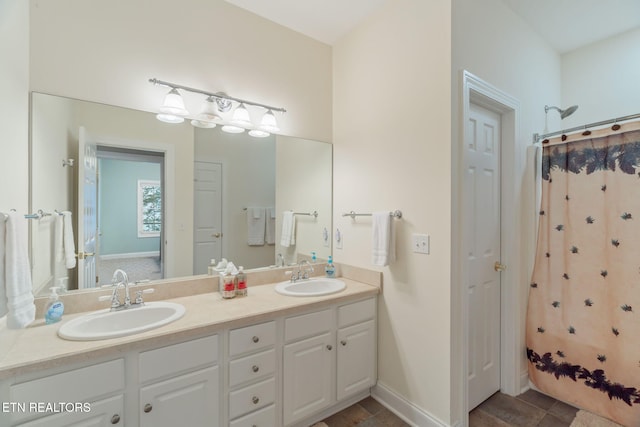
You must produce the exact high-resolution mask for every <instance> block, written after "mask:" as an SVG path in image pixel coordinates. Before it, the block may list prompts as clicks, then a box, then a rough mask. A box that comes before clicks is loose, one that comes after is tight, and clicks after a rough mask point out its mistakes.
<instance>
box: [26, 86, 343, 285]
mask: <svg viewBox="0 0 640 427" xmlns="http://www.w3.org/2000/svg"><path fill="white" fill-rule="evenodd" d="M31 98H32V99H31V146H30V209H31V211H32V212H38V211H39V210H40V211H42V212H43V214H44V216H42V217H41V218H39V219H38V218H36V219H33V220H31V221H30V235H31V239H30V252H31V253H30V255H31V264H32V265H31V267H32V278H33V282H34V292H35V293H36V294H37V295H43V294H46V293H47V292H48V287H50V286H52V285H53V284H61V285H63V286H65V287H66V288H67V289H68V290H76V289H87V288H93V287H95V286H96V283H97V285H98V286H99V285H103V284H108V283H110V282H111V275H112V273H113V271H114V270H115V269H116V268H122V269H124V270H125V271H127V272H128V273H129V275H130V280H133V281H135V280H145V279H150V280H158V279H163V278H174V277H183V276H189V275H193V274H204V273H206V271H207V265H208V264H209V263H210V260H211V259H212V258H215V259H217V260H220V259H221V258H227V259H229V260H230V261H233V262H234V264H236V265H237V266H239V265H242V266H244V267H245V269H252V268H263V267H269V266H273V265H275V263H276V259H277V254H282V257H283V259H284V260H285V262H286V263H293V262H296V261H297V260H298V258H299V256H310V254H311V252H316V254H317V256H318V258H320V259H326V258H327V257H328V256H329V255H330V254H331V249H330V242H331V239H330V236H329V235H328V234H327V233H328V231H329V230H331V217H332V213H331V181H332V146H331V144H327V143H323V142H318V141H311V140H304V139H300V138H295V137H287V136H280V135H277V136H275V135H271V136H269V137H267V138H253V137H251V136H249V135H248V134H247V133H243V134H227V133H225V132H222V131H220V128H219V127H217V128H214V129H201V128H194V127H193V126H191V124H190V123H189V122H188V120H187V121H185V122H184V123H181V124H167V123H162V122H160V121H158V120H157V119H156V118H155V114H153V113H149V112H143V111H136V110H131V109H127V108H121V107H114V106H110V105H104V104H98V103H93V102H88V101H82V100H77V99H70V98H65V97H60V96H52V95H47V94H42V93H32V96H31ZM81 128H82V130H81ZM80 146H82V147H84V148H79V147H80ZM85 165H89V166H90V167H89V169H91V165H94V166H95V172H96V175H95V178H93V180H94V181H95V185H93V186H89V187H90V188H93V189H94V190H93V193H92V192H91V191H89V193H87V190H86V188H87V183H90V182H91V181H92V178H90V175H85V174H86V173H87V171H86V170H85V169H86V167H85ZM88 173H91V172H90V171H89V172H88ZM80 175H82V176H80ZM87 176H89V178H87ZM79 184H82V185H79ZM92 194H93V195H92ZM83 200H84V201H85V203H82V201H83ZM79 203H80V204H79ZM79 206H81V207H79ZM286 210H293V211H294V212H296V213H297V215H296V216H295V217H296V223H295V244H293V245H289V246H288V247H285V246H282V244H281V243H282V242H281V234H282V228H281V227H282V217H283V212H284V211H286ZM65 211H67V212H70V218H71V219H70V223H71V224H72V226H71V227H70V229H71V230H72V236H73V237H72V239H73V241H74V245H73V246H74V247H72V248H69V245H65V244H64V243H65V238H68V237H67V236H66V235H65V231H68V230H69V227H65V226H66V223H65V221H64V219H63V218H64V217H63V216H62V215H59V214H62V213H63V212H65ZM258 213H261V215H263V217H262V218H263V219H258V218H254V217H255V216H257V215H258ZM307 213H309V214H314V213H317V216H316V215H306V214H307ZM250 219H251V221H250ZM92 221H93V222H95V224H96V225H95V226H93V225H92V224H93V222H92ZM261 221H264V224H265V226H264V228H265V231H264V232H262V231H261V230H260V226H259V225H258V229H257V230H256V229H255V224H256V223H258V224H259V223H260V222H261ZM269 221H271V224H270V225H269V224H268V222H269ZM61 224H62V225H61ZM267 228H268V229H269V231H267ZM92 229H95V235H92V233H91V232H90V230H92ZM81 236H84V238H83V237H81ZM261 236H264V240H265V241H264V242H261V241H260V237H261ZM92 244H93V245H94V246H91V245H92ZM76 253H77V254H80V256H79V257H78V258H75V266H73V267H71V268H69V267H70V266H71V264H73V262H74V255H75V254H76ZM69 263H71V264H69ZM94 276H95V277H96V280H94V278H93V277H94Z"/></svg>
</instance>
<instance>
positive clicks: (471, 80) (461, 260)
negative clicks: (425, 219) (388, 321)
mask: <svg viewBox="0 0 640 427" xmlns="http://www.w3.org/2000/svg"><path fill="white" fill-rule="evenodd" d="M459 82H460V91H459V110H460V111H459V115H458V117H459V120H458V141H457V147H456V150H457V156H454V159H455V161H456V162H457V167H454V168H453V170H454V174H457V175H459V174H460V173H461V166H462V165H463V164H464V157H463V156H464V144H465V141H466V139H467V126H466V123H467V121H468V120H469V105H470V104H471V103H475V104H478V105H481V106H483V107H485V108H487V109H489V110H492V111H494V112H496V113H498V114H500V115H501V131H502V137H501V159H500V168H501V173H500V177H501V191H500V192H501V206H500V214H501V229H500V235H501V237H500V243H501V261H502V263H503V264H506V265H508V267H509V268H508V269H507V270H506V271H504V272H503V273H502V277H501V297H500V309H501V316H500V329H501V330H500V336H501V339H500V342H501V344H500V390H501V391H502V392H504V393H507V394H510V395H516V394H518V393H519V392H520V389H521V387H520V382H521V380H520V372H519V367H520V359H521V358H522V355H521V351H520V343H521V341H522V331H520V320H519V315H520V313H521V298H520V293H519V289H520V287H519V286H518V283H519V277H520V268H521V266H520V262H519V259H518V256H517V254H518V252H519V251H518V237H517V236H518V230H519V224H520V221H519V218H518V215H516V214H515V213H517V212H519V208H518V203H517V195H518V184H517V183H518V182H519V181H518V180H516V179H515V178H516V172H517V171H518V170H520V169H519V168H518V165H519V164H520V161H519V157H518V150H517V146H516V143H517V138H518V135H519V117H520V102H519V101H518V100H517V99H516V98H514V97H512V96H511V95H509V94H507V93H505V92H503V91H501V90H499V89H497V88H496V87H494V86H492V85H491V84H489V83H487V82H485V81H484V80H482V79H480V78H479V77H477V76H475V75H473V74H471V73H470V72H468V71H466V70H462V71H461V72H460V79H459ZM454 182H455V184H456V186H455V187H454V189H455V192H456V196H455V197H454V198H453V200H454V206H453V209H452V212H453V218H452V219H453V225H454V227H453V229H454V230H455V231H454V234H453V236H452V237H453V244H454V250H453V253H452V258H453V262H452V267H453V268H452V278H453V283H455V284H456V286H457V289H456V290H455V291H454V295H455V297H454V304H455V305H457V308H458V309H459V310H455V308H456V307H454V309H453V310H452V315H453V316H455V319H454V321H453V322H452V325H453V326H454V327H457V329H458V330H457V331H454V336H456V333H455V332H458V333H460V332H461V334H460V335H461V337H462V343H461V344H462V348H461V353H462V358H461V359H462V361H461V363H462V366H452V368H453V369H460V371H459V372H461V374H460V375H459V377H455V376H454V378H456V380H457V381H459V386H460V387H461V388H460V390H462V405H461V407H460V406H458V407H459V408H460V409H461V414H460V417H461V418H460V419H462V420H463V425H464V426H468V422H469V421H468V405H469V403H468V397H469V396H468V380H467V373H468V372H469V371H468V369H469V361H468V351H469V348H468V340H469V328H468V321H469V317H468V308H469V307H468V295H467V291H466V280H465V278H466V277H467V273H468V272H467V267H466V262H465V259H466V257H465V255H464V253H463V251H464V245H463V241H464V240H463V237H464V221H463V215H462V214H461V212H464V210H465V206H464V182H463V180H462V179H459V178H458V177H454ZM456 299H457V300H458V301H457V304H456V302H455V300H456ZM458 322H460V323H459V324H458ZM452 345H453V346H454V347H455V343H452ZM458 345H460V343H458ZM455 388H456V387H455V385H454V387H453V389H455Z"/></svg>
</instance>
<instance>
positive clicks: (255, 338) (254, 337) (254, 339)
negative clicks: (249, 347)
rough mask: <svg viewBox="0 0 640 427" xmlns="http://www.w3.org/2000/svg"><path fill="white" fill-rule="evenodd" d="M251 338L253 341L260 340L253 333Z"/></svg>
mask: <svg viewBox="0 0 640 427" xmlns="http://www.w3.org/2000/svg"><path fill="white" fill-rule="evenodd" d="M251 340H252V341H253V342H258V341H260V337H257V336H255V335H254V336H253V338H251Z"/></svg>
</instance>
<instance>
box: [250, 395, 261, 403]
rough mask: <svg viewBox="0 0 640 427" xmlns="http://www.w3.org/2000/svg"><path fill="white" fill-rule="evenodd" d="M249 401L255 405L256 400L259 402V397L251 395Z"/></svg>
mask: <svg viewBox="0 0 640 427" xmlns="http://www.w3.org/2000/svg"><path fill="white" fill-rule="evenodd" d="M251 401H252V402H253V404H254V405H257V404H258V402H260V398H259V397H258V396H253V398H252V399H251Z"/></svg>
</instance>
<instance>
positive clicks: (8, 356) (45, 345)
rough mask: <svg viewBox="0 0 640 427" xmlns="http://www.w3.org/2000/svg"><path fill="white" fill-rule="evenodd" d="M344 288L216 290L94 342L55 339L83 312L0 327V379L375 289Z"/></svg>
mask: <svg viewBox="0 0 640 427" xmlns="http://www.w3.org/2000/svg"><path fill="white" fill-rule="evenodd" d="M341 280H344V282H345V283H346V284H347V288H346V289H345V290H344V291H342V292H339V293H336V294H331V295H325V296H318V297H290V296H284V295H280V294H278V293H276V292H275V290H274V288H275V284H268V285H260V286H253V287H249V296H247V297H243V298H234V299H231V300H224V299H222V297H221V296H220V294H219V293H218V292H215V293H204V294H197V295H192V296H185V297H180V298H172V299H168V300H166V301H172V302H176V303H179V304H182V305H184V307H185V308H186V313H185V315H184V316H183V317H182V318H181V319H179V320H176V321H175V322H172V323H170V324H168V325H165V326H162V327H160V328H157V329H153V330H150V331H147V332H143V333H139V334H135V335H129V336H126V337H120V338H113V339H108V340H99V341H67V340H63V339H61V338H59V337H58V335H57V330H58V328H59V327H60V326H61V325H62V324H64V323H65V322H68V321H69V320H71V319H74V318H76V317H78V316H81V315H82V314H84V313H77V314H69V315H65V316H64V317H63V320H62V321H61V322H59V323H56V324H53V325H46V324H45V323H44V319H36V321H35V322H34V323H33V324H32V325H31V326H29V327H28V328H26V329H20V330H8V329H6V327H5V328H3V329H0V379H5V378H8V377H11V376H14V375H19V374H23V373H27V372H32V371H37V370H41V369H47V368H54V367H57V366H61V365H66V364H69V363H76V362H83V361H91V360H96V359H98V358H102V357H110V356H117V355H118V354H121V353H123V352H126V351H130V350H141V349H146V348H153V347H161V346H164V345H169V344H172V343H174V342H180V341H184V340H188V339H191V338H197V337H200V336H204V335H207V334H213V333H216V332H217V331H220V330H222V329H226V328H236V327H241V326H246V325H249V324H253V323H258V322H261V321H266V320H269V319H273V318H276V317H279V316H287V315H294V314H297V313H300V312H303V311H308V310H313V309H322V308H323V307H328V306H330V305H332V304H336V303H341V302H349V301H355V300H357V299H361V298H364V297H367V296H373V295H377V294H378V293H379V291H380V289H379V288H378V287H377V286H372V285H368V284H365V283H361V282H356V281H354V280H350V279H347V278H341Z"/></svg>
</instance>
